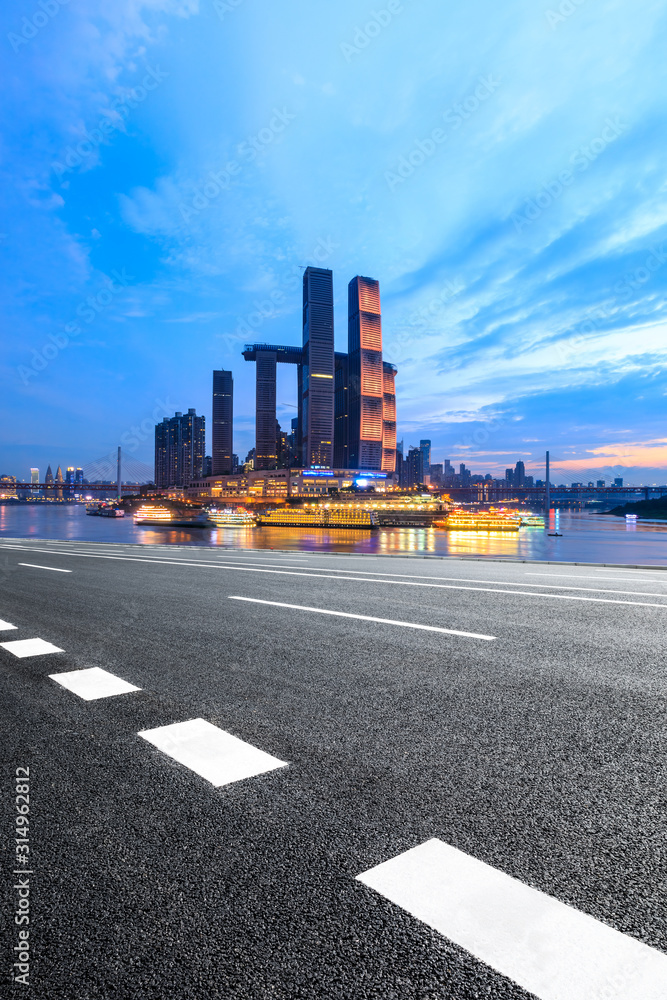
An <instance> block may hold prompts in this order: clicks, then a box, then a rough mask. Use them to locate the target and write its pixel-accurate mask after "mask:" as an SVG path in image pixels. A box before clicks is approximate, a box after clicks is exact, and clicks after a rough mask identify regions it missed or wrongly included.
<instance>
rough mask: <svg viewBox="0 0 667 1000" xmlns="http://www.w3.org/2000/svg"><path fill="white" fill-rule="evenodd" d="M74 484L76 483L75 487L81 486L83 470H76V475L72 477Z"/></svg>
mask: <svg viewBox="0 0 667 1000" xmlns="http://www.w3.org/2000/svg"><path fill="white" fill-rule="evenodd" d="M74 482H75V483H77V485H82V484H83V469H81V468H77V470H76V475H75V476H74Z"/></svg>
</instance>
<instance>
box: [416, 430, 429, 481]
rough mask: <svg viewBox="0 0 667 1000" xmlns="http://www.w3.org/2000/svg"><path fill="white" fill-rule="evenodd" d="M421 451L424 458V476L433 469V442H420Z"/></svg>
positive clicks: (423, 440)
mask: <svg viewBox="0 0 667 1000" xmlns="http://www.w3.org/2000/svg"><path fill="white" fill-rule="evenodd" d="M419 450H420V451H421V453H422V455H423V457H424V474H425V475H428V472H429V469H430V468H431V442H430V441H428V440H426V439H424V438H422V440H421V441H420V442H419Z"/></svg>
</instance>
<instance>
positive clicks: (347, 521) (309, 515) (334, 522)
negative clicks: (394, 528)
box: [257, 507, 379, 531]
mask: <svg viewBox="0 0 667 1000" xmlns="http://www.w3.org/2000/svg"><path fill="white" fill-rule="evenodd" d="M257 524H258V525H260V527H272V526H275V527H280V528H357V529H361V530H364V531H369V530H373V529H374V528H377V527H379V524H378V516H377V514H376V513H375V511H374V510H363V509H360V508H358V507H354V508H351V509H346V508H342V509H340V508H339V509H334V510H331V509H329V508H326V507H314V508H304V507H291V508H290V507H287V508H278V509H276V510H270V511H267V512H266V514H258V515H257Z"/></svg>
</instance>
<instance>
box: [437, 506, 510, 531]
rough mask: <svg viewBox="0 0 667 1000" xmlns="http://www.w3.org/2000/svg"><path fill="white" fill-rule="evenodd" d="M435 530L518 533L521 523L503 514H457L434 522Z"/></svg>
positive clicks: (482, 512)
mask: <svg viewBox="0 0 667 1000" xmlns="http://www.w3.org/2000/svg"><path fill="white" fill-rule="evenodd" d="M433 526H434V527H435V528H445V529H446V530H447V531H518V530H519V528H520V527H521V522H520V519H519V518H518V517H512V516H505V515H503V514H487V513H485V512H484V511H481V512H480V513H478V514H472V513H465V512H458V511H457V512H456V513H452V514H449V515H448V516H447V517H446V518H443V519H441V520H440V519H439V520H437V521H434V522H433Z"/></svg>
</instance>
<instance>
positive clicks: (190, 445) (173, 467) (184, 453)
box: [155, 409, 206, 488]
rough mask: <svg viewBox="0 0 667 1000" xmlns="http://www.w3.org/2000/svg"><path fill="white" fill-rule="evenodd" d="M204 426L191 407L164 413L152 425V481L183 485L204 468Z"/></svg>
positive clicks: (166, 484) (197, 476)
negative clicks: (153, 466) (172, 414)
mask: <svg viewBox="0 0 667 1000" xmlns="http://www.w3.org/2000/svg"><path fill="white" fill-rule="evenodd" d="M205 442H206V429H205V422H204V417H203V416H202V417H198V416H197V413H196V411H195V410H194V409H190V410H188V412H187V413H186V414H185V415H183V413H181V412H177V413H176V414H175V415H174V416H173V417H165V418H164V420H163V421H162V422H161V423H159V424H157V425H156V427H155V485H156V486H158V487H160V488H165V487H167V488H168V487H170V486H186V485H187V484H188V483H189V482H190V481H191V480H192V479H197V478H199V477H200V476H201V475H202V473H203V471H204V450H205Z"/></svg>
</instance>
